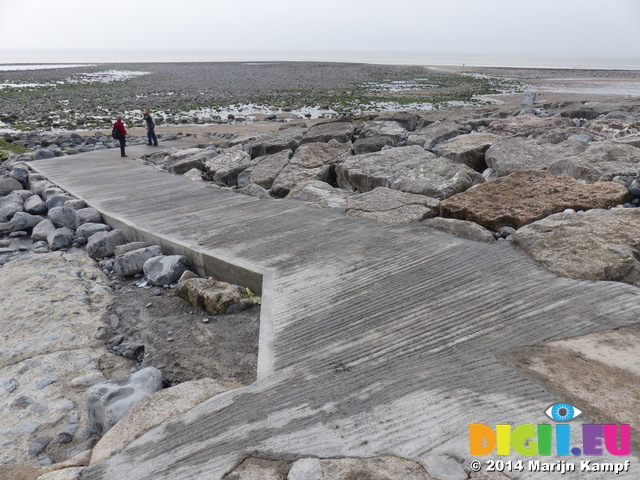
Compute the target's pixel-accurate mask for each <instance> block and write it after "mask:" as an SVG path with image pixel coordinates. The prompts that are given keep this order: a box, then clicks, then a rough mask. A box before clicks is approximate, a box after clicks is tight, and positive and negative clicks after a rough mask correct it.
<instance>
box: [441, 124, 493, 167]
mask: <svg viewBox="0 0 640 480" xmlns="http://www.w3.org/2000/svg"><path fill="white" fill-rule="evenodd" d="M499 140H500V137H499V136H497V135H493V134H491V133H470V134H466V135H459V136H457V137H454V138H452V139H450V140H446V141H444V142H442V143H439V144H438V145H436V146H435V147H434V148H433V153H435V154H436V155H438V156H439V157H445V158H448V159H449V160H452V161H454V162H456V163H464V164H465V165H467V166H468V167H471V168H473V169H474V170H478V171H482V170H484V169H485V168H486V166H487V164H486V162H485V158H484V155H485V152H486V151H487V149H488V148H489V147H491V146H492V145H493V144H495V143H496V142H498V141H499Z"/></svg>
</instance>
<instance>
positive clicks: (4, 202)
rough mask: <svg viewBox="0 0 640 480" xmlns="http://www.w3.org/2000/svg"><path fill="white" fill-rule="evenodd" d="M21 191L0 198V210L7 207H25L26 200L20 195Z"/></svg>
mask: <svg viewBox="0 0 640 480" xmlns="http://www.w3.org/2000/svg"><path fill="white" fill-rule="evenodd" d="M20 191H21V190H14V191H13V192H11V193H10V194H8V195H6V196H4V197H0V208H4V207H7V206H9V205H24V199H23V198H22V196H21V195H20V194H19V193H18V192H20Z"/></svg>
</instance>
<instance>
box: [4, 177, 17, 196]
mask: <svg viewBox="0 0 640 480" xmlns="http://www.w3.org/2000/svg"><path fill="white" fill-rule="evenodd" d="M21 189H22V184H21V183H20V182H19V181H17V180H16V179H14V178H0V196H2V195H9V194H10V193H11V192H12V191H14V190H21Z"/></svg>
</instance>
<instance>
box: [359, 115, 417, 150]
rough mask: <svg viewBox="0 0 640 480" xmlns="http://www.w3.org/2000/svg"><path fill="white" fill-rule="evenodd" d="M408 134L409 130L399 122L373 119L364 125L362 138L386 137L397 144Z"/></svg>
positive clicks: (361, 133)
mask: <svg viewBox="0 0 640 480" xmlns="http://www.w3.org/2000/svg"><path fill="white" fill-rule="evenodd" d="M408 134H409V131H408V130H407V129H406V128H404V127H403V126H401V125H400V124H399V123H398V122H393V121H385V120H372V121H369V122H365V123H364V125H362V130H361V132H360V138H369V137H385V138H388V139H390V140H391V141H392V142H393V144H394V145H397V144H399V143H400V142H402V141H404V140H405V139H406V138H407V135H408Z"/></svg>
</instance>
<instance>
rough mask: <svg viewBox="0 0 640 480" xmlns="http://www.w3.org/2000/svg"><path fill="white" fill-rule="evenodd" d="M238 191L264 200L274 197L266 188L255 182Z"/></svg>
mask: <svg viewBox="0 0 640 480" xmlns="http://www.w3.org/2000/svg"><path fill="white" fill-rule="evenodd" d="M238 193H241V194H243V195H249V196H251V197H257V198H260V199H262V200H267V199H273V197H272V196H271V194H270V193H269V191H268V190H267V189H266V188H263V187H261V186H260V185H256V184H255V183H250V184H249V185H247V186H245V187H242V188H239V189H238Z"/></svg>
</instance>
